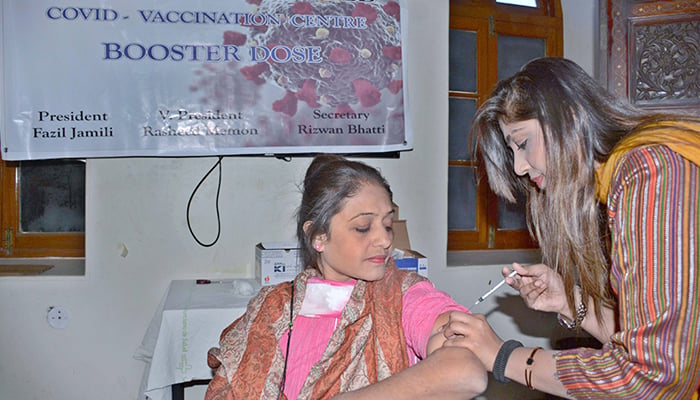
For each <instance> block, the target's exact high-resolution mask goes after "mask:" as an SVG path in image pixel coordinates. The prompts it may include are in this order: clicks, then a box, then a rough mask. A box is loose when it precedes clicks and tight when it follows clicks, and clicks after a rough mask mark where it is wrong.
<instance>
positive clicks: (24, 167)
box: [19, 160, 85, 232]
mask: <svg viewBox="0 0 700 400" xmlns="http://www.w3.org/2000/svg"><path fill="white" fill-rule="evenodd" d="M19 170H20V172H19V175H20V178H19V186H20V200H19V204H20V230H21V231H22V232H84V231H85V163H84V162H81V161H78V160H39V161H23V162H22V163H21V164H20V168H19Z"/></svg>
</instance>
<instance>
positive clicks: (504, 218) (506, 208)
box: [498, 195, 527, 230]
mask: <svg viewBox="0 0 700 400" xmlns="http://www.w3.org/2000/svg"><path fill="white" fill-rule="evenodd" d="M516 200H517V203H515V204H512V203H509V202H507V201H505V200H503V199H501V198H500V197H499V198H498V229H506V230H509V229H527V221H526V219H525V218H526V217H525V204H526V200H525V195H519V196H517V197H516Z"/></svg>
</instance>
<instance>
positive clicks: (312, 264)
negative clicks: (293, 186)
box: [297, 154, 393, 268]
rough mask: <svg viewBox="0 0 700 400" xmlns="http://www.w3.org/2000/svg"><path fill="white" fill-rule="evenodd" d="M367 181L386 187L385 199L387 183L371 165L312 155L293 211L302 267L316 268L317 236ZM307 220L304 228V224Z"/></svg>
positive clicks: (328, 232) (340, 157)
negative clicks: (298, 201) (314, 242)
mask: <svg viewBox="0 0 700 400" xmlns="http://www.w3.org/2000/svg"><path fill="white" fill-rule="evenodd" d="M367 183H374V184H377V185H379V186H381V187H383V188H384V189H386V191H387V193H388V194H389V200H391V199H392V197H393V194H392V192H391V188H390V187H389V183H388V182H387V181H386V179H384V177H383V176H382V174H381V173H380V172H379V171H378V170H377V169H375V168H373V167H371V166H369V165H367V164H365V163H362V162H359V161H351V160H348V159H346V158H345V157H342V156H339V155H332V154H321V155H317V156H316V157H314V159H313V161H311V164H310V165H309V167H308V168H307V170H306V176H305V177H304V184H303V187H302V197H301V205H300V206H299V209H298V210H297V240H298V241H299V249H300V253H301V261H302V262H303V263H304V264H303V265H304V266H305V267H306V268H318V253H317V252H316V250H315V249H314V248H313V239H314V238H315V237H316V236H317V235H322V234H325V235H330V229H329V228H330V222H331V218H332V217H333V216H334V215H335V214H337V213H338V212H340V210H341V209H342V208H343V206H344V205H345V202H346V200H347V199H348V198H349V197H352V196H354V195H355V194H356V193H357V192H358V190H359V189H360V188H361V187H362V186H363V185H364V184H367ZM307 221H310V225H309V226H308V228H307V229H306V230H305V229H304V224H305V223H306V222H307Z"/></svg>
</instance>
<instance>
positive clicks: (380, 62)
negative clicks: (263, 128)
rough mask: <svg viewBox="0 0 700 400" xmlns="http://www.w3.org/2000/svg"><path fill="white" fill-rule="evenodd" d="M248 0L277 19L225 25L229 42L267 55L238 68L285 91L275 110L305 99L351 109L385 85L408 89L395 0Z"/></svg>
mask: <svg viewBox="0 0 700 400" xmlns="http://www.w3.org/2000/svg"><path fill="white" fill-rule="evenodd" d="M246 1H247V2H248V3H249V4H251V5H253V6H254V10H253V13H252V14H251V15H254V16H257V15H266V16H278V17H279V20H278V22H279V23H268V24H254V25H253V24H250V25H249V26H247V28H248V29H249V33H248V35H247V36H246V35H244V34H242V33H240V32H235V31H227V32H225V33H224V35H223V37H224V44H235V45H240V44H241V43H243V42H245V43H246V44H247V45H250V46H254V47H256V48H257V49H258V50H257V51H260V50H262V52H263V53H266V54H265V57H264V58H265V60H264V61H260V62H257V63H253V64H251V65H246V66H243V67H241V68H240V73H241V74H242V76H243V77H245V79H247V80H248V81H250V82H253V83H254V84H256V85H263V84H265V83H270V84H274V85H277V86H279V87H280V88H282V89H284V93H285V94H284V95H283V96H281V97H280V98H279V99H278V100H276V101H274V103H273V105H272V107H273V110H274V111H276V112H279V113H282V114H285V115H288V116H290V117H291V116H294V115H295V114H296V112H297V110H298V107H299V104H298V103H300V102H303V103H305V104H306V105H307V106H308V107H310V108H321V107H328V108H331V109H333V108H334V109H336V110H343V111H345V112H347V111H351V110H352V109H353V108H357V107H365V108H369V107H373V106H375V105H377V104H379V103H380V102H381V101H382V91H383V90H384V89H386V91H387V92H388V93H391V94H397V93H398V92H400V91H401V89H402V88H403V81H402V76H401V38H400V36H401V33H400V28H399V20H400V8H399V4H398V3H397V2H396V1H386V2H384V1H373V2H357V1H347V0H315V1H290V0H246ZM252 20H253V21H255V20H256V19H255V18H252ZM312 49H314V50H312ZM315 51H318V53H314V52H315ZM254 58H255V57H254ZM261 58H263V57H261ZM290 58H291V60H290ZM295 59H302V60H303V62H302V61H300V62H296V60H295ZM275 60H277V61H275ZM280 60H283V61H280Z"/></svg>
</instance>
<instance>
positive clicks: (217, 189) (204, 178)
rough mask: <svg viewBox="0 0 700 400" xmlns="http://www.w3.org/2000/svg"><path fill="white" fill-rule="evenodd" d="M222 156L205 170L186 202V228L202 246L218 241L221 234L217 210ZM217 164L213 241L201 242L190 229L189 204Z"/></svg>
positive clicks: (209, 245) (219, 216)
mask: <svg viewBox="0 0 700 400" xmlns="http://www.w3.org/2000/svg"><path fill="white" fill-rule="evenodd" d="M223 158H224V157H223V156H219V160H218V161H217V162H216V164H214V166H213V167H211V169H209V172H207V173H206V175H204V177H203V178H202V179H201V180H200V181H199V183H198V184H197V186H196V187H195V188H194V190H193V191H192V194H191V195H190V200H189V201H188V202H187V228H189V230H190V234H192V237H193V238H194V240H195V241H196V242H197V243H199V245H200V246H203V247H211V246H213V245H214V244H216V242H218V241H219V236H221V214H220V212H219V194H220V193H221V160H223ZM217 166H218V167H219V183H218V185H217V187H216V238H214V241H212V242H211V243H202V241H200V240H199V239H198V238H197V235H195V233H194V231H193V230H192V224H191V223H190V206H191V205H192V199H194V195H195V194H196V193H197V190H199V187H200V186H202V183H204V181H205V180H206V179H207V177H208V176H209V175H210V174H211V173H212V171H214V169H215V168H216V167H217Z"/></svg>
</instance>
